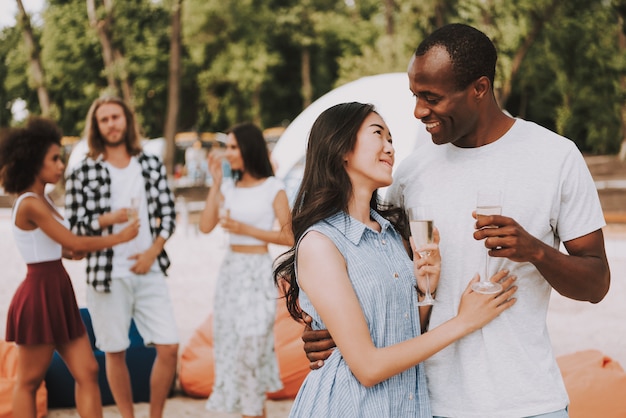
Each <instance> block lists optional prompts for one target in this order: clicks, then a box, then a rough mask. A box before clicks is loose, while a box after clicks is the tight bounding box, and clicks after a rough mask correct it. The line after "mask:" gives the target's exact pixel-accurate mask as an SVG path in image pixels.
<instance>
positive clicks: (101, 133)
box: [65, 97, 178, 418]
mask: <svg viewBox="0 0 626 418" xmlns="http://www.w3.org/2000/svg"><path fill="white" fill-rule="evenodd" d="M86 136H87V143H88V147H89V152H88V154H87V157H86V158H85V159H84V160H83V161H81V163H80V164H78V165H77V166H76V167H75V168H73V169H72V171H71V172H70V173H69V175H68V177H67V181H66V197H65V207H66V211H67V218H68V219H69V222H70V224H71V228H72V231H73V232H75V233H77V234H80V235H106V234H111V233H114V232H116V231H117V230H118V229H120V228H122V227H123V226H124V225H125V223H126V222H128V221H129V219H132V218H134V217H136V216H138V217H139V221H140V225H141V227H140V230H139V235H138V236H137V238H135V239H134V240H132V241H130V242H128V243H125V244H121V245H117V246H115V247H114V248H108V249H106V250H103V251H96V252H92V253H89V254H87V283H88V284H89V286H87V307H88V308H89V313H90V315H91V318H92V323H93V329H94V334H95V337H96V345H97V347H98V348H99V349H100V350H102V351H104V352H105V358H106V374H107V379H108V382H109V386H110V388H111V393H112V394H113V398H114V399H115V403H116V404H117V407H118V408H119V410H120V413H121V415H122V417H124V418H131V417H133V416H134V412H133V395H132V389H131V383H130V374H129V371H128V367H127V365H126V349H127V348H128V347H129V345H130V340H129V338H128V333H129V328H130V323H131V318H132V319H134V320H135V324H136V326H137V329H138V330H139V333H140V334H141V336H142V338H143V340H144V342H145V343H146V344H149V345H154V346H155V348H156V352H157V356H156V360H155V362H154V365H153V367H152V373H151V377H150V416H151V417H161V416H163V408H164V405H165V400H166V399H167V395H168V394H169V391H170V389H171V387H172V384H173V381H174V376H175V372H176V362H177V357H178V333H177V329H176V321H175V318H174V314H173V309H172V305H171V300H170V297H169V292H168V288H167V284H166V283H165V274H166V270H167V268H168V267H169V264H170V262H169V259H168V257H167V254H166V253H165V250H164V245H165V242H166V241H167V239H168V238H169V237H170V236H171V235H172V233H173V232H174V227H175V217H176V213H175V209H174V199H173V195H172V192H171V191H170V189H169V187H168V184H167V176H166V171H165V167H164V166H163V164H162V163H161V161H160V159H159V158H158V157H156V156H152V155H148V154H144V153H143V152H142V149H141V136H140V134H139V129H138V128H137V125H136V123H135V116H134V114H133V112H132V111H131V110H130V108H129V107H128V106H127V105H126V103H124V102H123V101H122V100H121V99H118V98H114V97H106V98H100V99H97V100H95V101H94V103H93V104H92V106H91V109H90V110H89V114H88V116H87V125H86Z"/></svg>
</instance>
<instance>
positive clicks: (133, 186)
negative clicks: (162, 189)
mask: <svg viewBox="0 0 626 418" xmlns="http://www.w3.org/2000/svg"><path fill="white" fill-rule="evenodd" d="M105 165H106V168H107V170H109V174H110V176H111V211H116V210H118V209H120V208H128V207H129V206H130V199H131V197H138V198H139V202H140V203H139V212H138V213H139V234H138V235H137V236H136V237H135V238H134V239H132V240H130V241H128V242H124V243H122V244H118V245H116V246H115V247H114V249H113V270H112V273H111V277H112V278H120V277H128V276H129V275H130V274H132V273H131V272H130V268H131V267H132V266H133V265H134V264H135V263H136V260H129V259H128V257H130V256H132V255H134V254H137V253H141V252H144V251H146V250H147V249H148V248H150V246H151V245H152V242H153V240H152V234H151V233H150V221H149V219H148V204H147V201H146V190H145V184H144V178H143V176H142V175H141V164H139V161H137V159H136V158H135V157H132V158H131V159H130V164H128V166H126V167H124V168H117V167H114V166H113V165H111V164H109V163H108V162H105ZM125 226H126V224H125V223H124V224H115V225H113V233H118V232H119V231H121V230H122V229H123V228H124V227H125ZM150 270H151V271H154V272H159V271H161V270H160V268H159V264H158V262H156V261H155V262H154V263H153V264H152V267H151V268H150Z"/></svg>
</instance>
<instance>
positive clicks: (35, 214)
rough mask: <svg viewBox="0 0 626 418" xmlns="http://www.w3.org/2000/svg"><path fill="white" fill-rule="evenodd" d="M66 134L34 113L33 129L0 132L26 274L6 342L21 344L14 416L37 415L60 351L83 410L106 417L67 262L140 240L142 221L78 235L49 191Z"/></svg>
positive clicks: (2, 173)
mask: <svg viewBox="0 0 626 418" xmlns="http://www.w3.org/2000/svg"><path fill="white" fill-rule="evenodd" d="M64 168H65V166H64V164H63V161H62V159H61V134H60V132H59V130H58V129H57V127H56V125H55V124H54V123H53V122H52V121H48V120H45V119H31V120H29V122H28V123H27V125H26V127H25V128H18V129H12V130H8V131H5V132H3V133H2V136H1V137H0V183H1V184H2V186H3V187H4V189H5V190H6V191H7V192H10V193H16V194H18V195H19V196H18V198H17V200H16V201H15V204H14V206H13V213H12V229H13V235H14V238H15V242H16V243H17V246H18V250H19V251H20V254H21V255H22V258H23V259H24V261H25V262H26V263H27V265H28V266H27V273H26V278H25V279H24V281H23V282H22V283H21V284H20V286H19V287H18V289H17V290H16V292H15V294H14V295H13V299H12V301H11V305H10V307H9V312H8V316H7V327H6V340H7V341H15V342H16V344H17V347H18V364H17V383H16V387H15V390H14V393H13V414H14V415H15V416H16V417H35V416H37V410H36V405H35V396H36V391H37V389H38V388H39V386H40V385H41V382H42V381H43V379H44V377H45V375H46V371H47V370H48V366H49V365H50V361H51V360H52V355H53V354H54V350H57V351H58V352H59V354H60V355H61V357H62V358H63V360H64V361H65V363H66V364H67V367H68V369H69V370H70V372H71V374H72V376H73V377H74V379H75V381H76V388H75V391H76V395H75V396H76V408H77V410H78V413H79V414H80V416H81V417H102V402H101V398H100V387H99V386H98V363H97V362H96V359H95V357H94V355H93V351H92V349H91V343H90V342H89V338H88V336H87V333H86V330H85V326H84V324H83V322H82V319H81V316H80V312H79V310H78V305H77V304H76V297H75V295H74V289H73V287H72V282H71V281H70V278H69V276H68V275H67V272H66V271H65V268H64V266H63V263H62V262H61V256H62V254H63V255H64V256H66V257H68V258H81V257H82V254H83V253H84V252H87V251H95V250H99V249H102V248H107V247H112V246H114V245H116V244H119V243H122V242H125V241H128V240H130V239H132V238H134V237H135V236H136V235H137V233H138V230H139V223H138V221H137V220H135V221H134V222H131V223H127V222H125V227H124V228H123V229H121V231H120V232H119V233H117V234H111V235H107V236H103V237H77V236H76V235H74V234H72V233H71V232H70V231H69V229H68V227H69V223H68V222H67V220H66V219H64V218H63V216H62V215H61V214H60V213H59V212H57V210H56V208H55V206H54V203H53V202H52V200H51V199H50V198H49V197H48V196H47V195H46V194H45V186H46V184H55V183H57V182H58V181H59V180H60V179H61V178H62V177H63V170H64Z"/></svg>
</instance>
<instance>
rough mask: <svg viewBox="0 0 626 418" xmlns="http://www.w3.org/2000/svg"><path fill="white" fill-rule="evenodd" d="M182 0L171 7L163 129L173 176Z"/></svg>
mask: <svg viewBox="0 0 626 418" xmlns="http://www.w3.org/2000/svg"><path fill="white" fill-rule="evenodd" d="M182 5H183V0H175V1H174V4H173V5H172V27H171V35H170V64H169V80H168V84H167V115H166V118H165V127H164V128H163V131H164V134H163V136H164V137H165V144H166V148H165V167H166V169H167V172H168V173H169V174H172V175H173V174H174V153H175V151H176V144H175V142H174V137H175V136H176V130H177V128H178V126H177V122H178V112H179V110H180V74H181V68H180V60H181V33H180V32H181V12H182V10H181V9H182Z"/></svg>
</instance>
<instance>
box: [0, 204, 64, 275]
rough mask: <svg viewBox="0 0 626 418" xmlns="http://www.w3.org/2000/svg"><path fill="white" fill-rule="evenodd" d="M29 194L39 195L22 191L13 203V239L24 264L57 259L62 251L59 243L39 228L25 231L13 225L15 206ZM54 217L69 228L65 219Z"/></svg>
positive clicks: (13, 221)
mask: <svg viewBox="0 0 626 418" xmlns="http://www.w3.org/2000/svg"><path fill="white" fill-rule="evenodd" d="M29 196H33V197H34V198H36V199H38V198H39V196H37V194H35V193H31V192H27V193H23V194H22V195H20V196H19V197H18V198H17V200H16V201H15V204H14V205H13V212H12V214H11V221H12V224H11V228H12V229H13V238H14V239H15V244H16V245H17V249H18V250H19V252H20V254H21V255H22V258H23V259H24V261H25V262H26V264H33V263H41V262H44V261H52V260H59V259H60V258H61V255H62V251H63V248H62V247H61V244H59V243H58V242H56V241H54V240H53V239H52V238H50V237H49V236H47V235H46V234H45V233H44V232H43V231H42V230H41V228H36V229H33V230H31V231H25V230H23V229H20V228H18V227H17V226H16V225H15V214H16V213H17V208H18V207H19V205H20V203H21V202H22V200H24V198H25V197H29ZM46 199H48V201H49V202H50V204H52V205H54V204H53V203H52V201H50V199H49V198H48V197H47V196H46ZM54 218H55V219H56V220H58V221H59V222H60V223H61V224H63V225H64V226H65V227H66V228H69V222H68V221H67V220H65V219H59V218H58V217H57V216H54Z"/></svg>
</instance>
